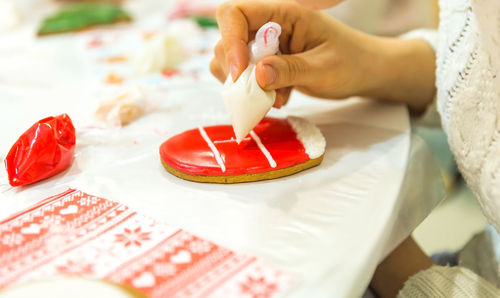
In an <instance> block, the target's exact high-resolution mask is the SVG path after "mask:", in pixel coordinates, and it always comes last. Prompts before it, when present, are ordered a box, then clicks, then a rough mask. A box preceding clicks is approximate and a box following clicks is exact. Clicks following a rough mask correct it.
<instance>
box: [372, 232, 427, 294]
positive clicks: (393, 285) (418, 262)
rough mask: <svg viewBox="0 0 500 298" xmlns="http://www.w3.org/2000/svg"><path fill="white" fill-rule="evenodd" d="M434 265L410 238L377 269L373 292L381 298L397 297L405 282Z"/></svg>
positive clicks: (373, 280)
mask: <svg viewBox="0 0 500 298" xmlns="http://www.w3.org/2000/svg"><path fill="white" fill-rule="evenodd" d="M432 265H434V263H433V262H432V260H431V259H430V258H429V257H428V256H427V255H426V254H425V253H424V252H423V251H422V250H421V249H420V247H419V246H418V245H417V244H416V243H415V241H414V240H413V238H411V237H408V238H407V239H406V240H405V241H403V243H401V244H400V245H399V246H398V247H397V248H396V249H395V250H394V251H393V252H392V253H391V254H390V255H389V256H388V257H387V258H386V259H385V260H384V261H382V263H380V265H379V266H378V267H377V270H376V271H375V274H374V276H373V279H372V281H371V283H370V287H371V288H372V290H373V291H374V292H375V293H376V294H377V295H378V296H379V297H381V298H390V297H396V295H397V294H398V292H399V291H400V290H401V289H402V288H403V286H404V283H405V281H407V280H408V279H409V278H410V277H411V276H412V275H414V274H416V273H418V272H419V271H421V270H425V269H428V268H430V267H431V266H432Z"/></svg>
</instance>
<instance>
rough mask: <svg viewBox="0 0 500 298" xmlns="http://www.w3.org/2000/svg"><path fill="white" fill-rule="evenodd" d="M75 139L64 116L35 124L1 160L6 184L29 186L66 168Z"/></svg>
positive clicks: (71, 155)
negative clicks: (6, 177) (6, 175)
mask: <svg viewBox="0 0 500 298" xmlns="http://www.w3.org/2000/svg"><path fill="white" fill-rule="evenodd" d="M75 139H76V138H75V127H74V126H73V122H72V121H71V119H70V118H69V116H68V115H66V114H62V115H59V116H55V117H47V118H44V119H42V120H40V121H38V122H37V123H35V124H34V125H33V126H31V127H30V128H29V129H28V130H27V131H25V132H24V133H23V134H22V135H21V136H20V137H19V139H18V140H17V141H16V143H15V144H14V145H13V146H12V148H11V149H10V151H9V153H8V154H7V157H6V158H5V167H6V169H7V173H8V176H9V184H10V185H12V186H21V185H26V184H31V183H33V182H37V181H40V180H42V179H45V178H48V177H50V176H53V175H55V174H57V173H59V172H61V171H63V170H65V169H66V168H68V167H69V166H70V165H71V161H72V159H73V152H74V150H75Z"/></svg>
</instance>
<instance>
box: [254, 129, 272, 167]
mask: <svg viewBox="0 0 500 298" xmlns="http://www.w3.org/2000/svg"><path fill="white" fill-rule="evenodd" d="M250 136H251V137H252V139H253V140H254V141H255V143H257V146H259V149H260V151H262V153H263V154H264V156H265V157H266V158H267V161H268V162H269V165H270V166H271V168H276V161H274V159H273V157H272V156H271V153H269V151H267V148H266V147H265V146H264V144H262V141H261V140H260V138H259V136H258V135H257V134H256V133H255V132H254V131H253V130H251V131H250Z"/></svg>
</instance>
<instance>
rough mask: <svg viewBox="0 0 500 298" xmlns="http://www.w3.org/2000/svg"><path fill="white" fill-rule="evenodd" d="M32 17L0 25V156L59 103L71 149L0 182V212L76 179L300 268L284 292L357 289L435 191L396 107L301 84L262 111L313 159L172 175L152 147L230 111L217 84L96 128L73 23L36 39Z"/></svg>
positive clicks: (205, 81) (436, 196) (180, 85)
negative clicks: (68, 31) (318, 143)
mask: <svg viewBox="0 0 500 298" xmlns="http://www.w3.org/2000/svg"><path fill="white" fill-rule="evenodd" d="M141 15H147V14H146V13H145V12H144V10H141ZM33 26H34V25H33V24H31V25H30V24H28V25H25V26H22V27H20V28H19V29H16V30H17V31H15V33H13V32H12V31H11V32H10V33H4V34H3V35H0V54H1V55H0V65H1V67H0V119H2V120H1V122H0V124H1V127H2V129H1V130H0V156H1V157H5V155H6V153H7V152H8V150H9V149H10V147H11V145H12V144H13V143H14V141H15V140H16V139H17V137H18V136H19V135H20V134H21V133H22V132H23V131H25V130H26V129H27V128H28V127H29V126H30V125H31V124H32V123H34V122H35V121H37V120H39V119H41V118H43V117H46V116H49V115H57V114H60V113H68V114H69V115H70V117H71V118H72V119H73V122H74V124H75V127H76V128H77V150H76V154H75V159H74V161H73V165H72V167H71V168H70V169H69V170H68V171H66V172H64V173H62V174H60V175H57V176H55V177H53V178H51V179H48V180H46V181H42V182H40V183H37V184H35V185H33V186H29V187H21V188H16V189H14V188H10V187H8V186H7V185H5V182H3V183H4V184H3V185H1V187H0V188H1V190H0V191H1V198H0V218H5V217H6V216H8V215H9V214H12V213H14V212H17V211H19V210H21V209H23V208H26V207H28V206H30V205H31V204H34V203H36V202H37V201H39V200H41V199H43V198H45V197H47V196H50V195H53V194H56V193H58V192H61V191H63V190H65V189H66V188H68V187H71V188H77V189H80V190H82V191H84V192H87V193H89V194H93V195H96V196H100V197H104V198H107V199H111V200H115V201H118V202H120V203H123V204H126V205H128V206H130V207H131V208H134V209H136V210H138V211H139V212H142V213H144V214H147V215H150V216H153V217H154V218H156V219H158V220H162V221H165V222H167V223H169V224H171V225H176V226H180V227H182V228H184V229H186V230H188V231H190V232H192V233H194V234H196V235H198V236H201V237H205V238H207V239H209V240H212V241H214V242H216V243H218V244H220V245H223V246H227V247H229V248H231V249H234V250H236V251H239V252H245V253H249V254H254V255H257V256H259V257H262V258H263V259H264V260H266V261H268V262H270V263H272V264H275V265H277V266H279V267H281V268H284V269H287V270H291V271H293V272H296V273H298V274H299V276H300V277H301V282H300V283H299V284H298V286H297V288H295V290H294V291H293V292H292V293H291V295H292V296H294V297H356V296H359V295H361V294H362V293H363V291H364V289H365V288H366V286H367V284H368V282H369V280H370V277H371V274H372V273H373V271H374V269H375V267H376V265H377V263H378V262H379V261H380V260H381V259H382V258H383V257H384V256H385V255H386V254H387V253H388V252H389V251H390V250H391V249H392V248H394V247H395V246H396V245H397V244H398V243H399V242H400V241H401V240H402V239H403V238H405V237H406V236H408V235H409V234H410V232H411V231H412V230H413V229H414V228H415V227H416V226H417V225H418V224H419V223H420V221H422V220H423V218H425V216H426V215H427V214H428V213H429V212H430V211H431V210H432V208H433V207H434V206H435V205H436V204H437V202H438V201H439V200H440V199H441V198H442V195H443V188H442V185H441V182H440V176H439V175H440V174H439V169H438V168H437V166H436V165H435V164H434V162H433V161H432V157H431V156H430V153H429V151H428V150H427V148H426V146H425V144H423V142H422V141H420V140H419V139H418V137H416V136H413V135H412V133H411V129H410V124H409V118H408V113H407V110H406V108H405V107H404V106H401V105H394V104H382V103H376V102H374V101H371V100H363V99H356V98H354V99H350V100H347V101H326V100H319V99H311V98H307V97H305V96H303V95H300V94H294V95H293V97H292V99H291V100H290V103H289V105H288V106H287V107H285V108H283V109H282V110H280V111H273V112H272V113H273V114H277V115H287V114H288V115H297V116H302V117H305V118H307V119H309V120H311V121H312V122H314V123H316V124H317V125H318V126H319V127H320V129H321V131H322V132H323V134H324V135H325V138H326V140H327V148H326V153H325V157H324V161H323V163H322V164H321V165H320V166H318V167H315V168H313V169H310V170H307V171H304V172H301V173H298V174H296V175H293V176H290V177H285V178H280V179H276V180H272V181H264V182H258V183H247V184H237V185H214V184H198V183H193V182H187V181H183V180H180V179H178V178H176V177H174V176H172V175H170V174H168V173H167V172H166V171H165V170H164V169H163V168H162V166H161V164H160V161H159V155H158V148H159V145H160V144H161V143H162V142H163V141H164V140H165V139H167V138H168V137H170V136H172V135H174V134H176V133H178V132H181V131H183V130H186V129H190V128H193V127H196V126H198V125H209V124H214V123H227V122H228V118H227V115H226V113H225V111H224V107H223V102H222V99H221V96H220V91H221V85H220V84H219V83H218V82H216V81H215V79H213V78H211V77H210V76H209V75H208V72H204V73H203V72H202V73H201V79H200V80H189V79H186V80H181V81H176V82H173V83H172V85H171V87H169V88H165V89H161V90H156V91H154V92H149V93H148V96H150V97H152V98H155V100H156V102H157V103H159V104H158V106H157V107H156V109H155V111H154V112H152V113H150V114H148V115H146V116H144V117H142V118H140V119H139V120H138V121H136V122H134V123H132V124H131V125H129V126H126V127H123V128H113V129H92V128H89V127H88V123H89V121H90V119H91V118H92V112H93V109H94V108H95V105H96V103H97V102H98V101H99V99H100V98H99V96H97V95H96V94H97V93H98V92H97V91H96V89H94V88H93V87H92V86H93V85H92V84H90V83H89V77H88V72H86V71H85V65H84V63H83V62H82V59H81V56H80V54H79V53H78V50H77V49H76V48H77V45H78V41H77V39H78V38H80V37H81V35H78V36H79V37H77V36H76V35H65V36H60V37H54V38H47V39H36V38H34V37H33V34H32V33H33V28H34V27H33ZM203 59H205V60H203ZM199 61H206V62H207V63H208V56H207V57H205V58H202V59H201V60H199ZM207 68H208V64H207ZM2 175H3V173H2ZM2 178H4V180H3V181H5V177H2Z"/></svg>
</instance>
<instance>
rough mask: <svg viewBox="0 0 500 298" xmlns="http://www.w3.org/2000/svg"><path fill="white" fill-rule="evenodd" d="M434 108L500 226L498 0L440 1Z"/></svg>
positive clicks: (434, 36) (431, 37) (432, 40)
mask: <svg viewBox="0 0 500 298" xmlns="http://www.w3.org/2000/svg"><path fill="white" fill-rule="evenodd" d="M440 7H441V11H440V25H439V30H438V32H435V31H431V32H429V30H417V31H414V32H411V33H410V34H407V35H406V36H405V37H406V38H408V37H420V38H423V39H425V40H427V41H428V42H429V44H431V46H432V47H433V48H434V49H435V50H436V56H437V62H436V65H437V71H436V87H437V108H438V111H439V113H440V115H441V122H442V127H443V129H444V130H445V132H446V133H447V135H448V141H449V143H450V147H451V150H452V151H453V153H454V155H455V158H456V160H457V164H458V167H459V169H460V172H461V173H462V175H463V176H464V178H465V180H466V181H467V184H468V185H469V186H470V188H471V189H472V191H473V192H474V194H475V195H476V197H477V199H478V200H479V203H480V204H481V207H482V209H483V211H484V213H485V215H486V217H487V218H488V220H489V221H490V222H491V224H492V225H493V226H494V227H495V228H496V229H497V230H498V231H500V1H499V0H440Z"/></svg>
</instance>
